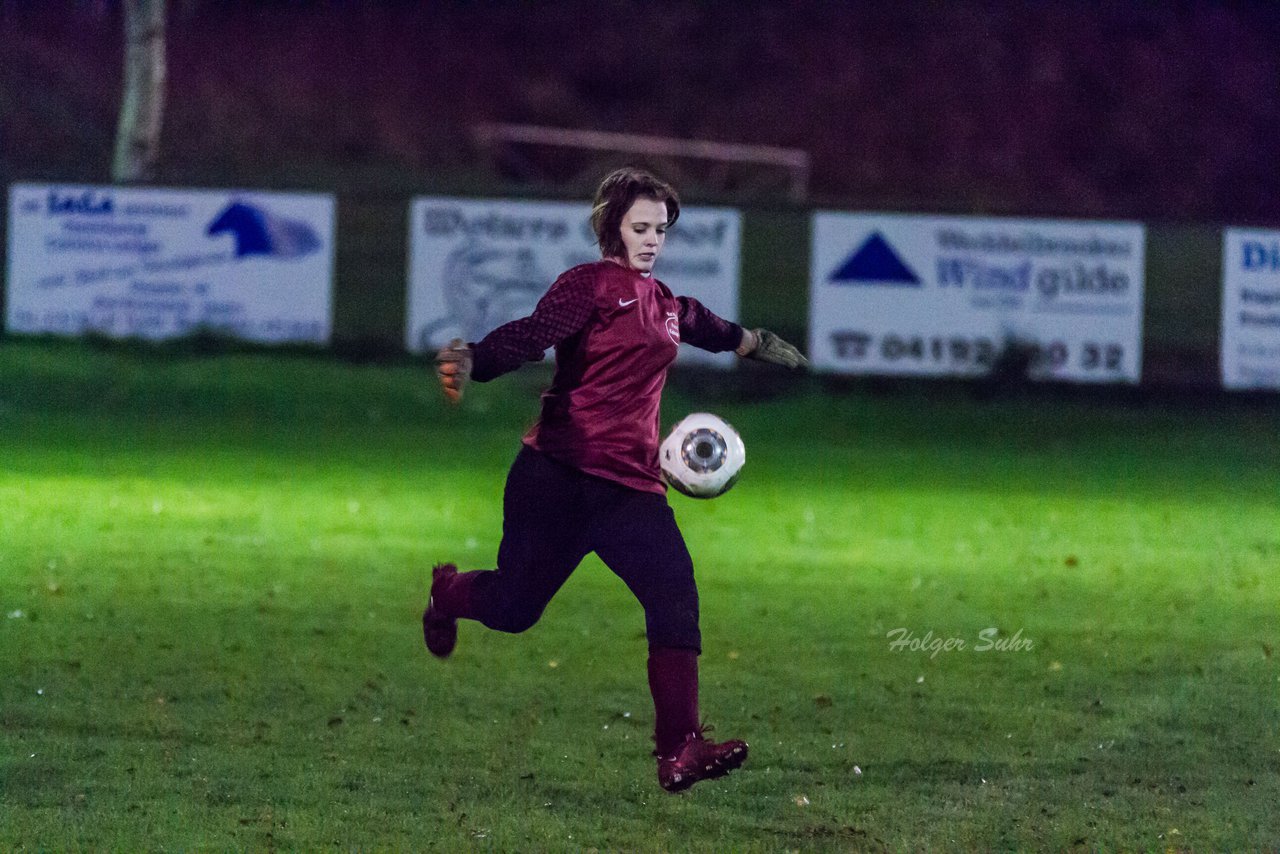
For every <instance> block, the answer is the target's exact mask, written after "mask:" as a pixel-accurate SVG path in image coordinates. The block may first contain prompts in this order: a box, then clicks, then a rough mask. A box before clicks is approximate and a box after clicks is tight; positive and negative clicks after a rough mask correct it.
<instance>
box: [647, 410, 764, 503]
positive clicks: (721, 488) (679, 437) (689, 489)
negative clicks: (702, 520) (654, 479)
mask: <svg viewBox="0 0 1280 854" xmlns="http://www.w3.org/2000/svg"><path fill="white" fill-rule="evenodd" d="M658 458H659V463H660V464H661V465H662V476H663V478H665V479H666V481H667V483H669V484H671V485H672V486H674V487H675V488H676V489H678V490H680V491H681V492H683V493H684V494H685V495H688V496H690V497H691V498H715V497H716V496H717V495H724V494H725V493H726V492H728V491H729V487H731V486H733V485H734V484H735V483H737V481H738V475H740V474H741V473H742V465H743V463H745V462H746V461H747V449H746V446H745V445H743V444H742V437H741V436H739V435H738V431H737V430H734V429H733V427H731V426H730V425H729V422H727V421H725V420H724V419H723V418H720V417H719V416H716V415H712V414H711V413H709V412H695V413H693V414H692V415H689V416H687V417H686V418H684V419H683V420H682V421H681V422H680V423H679V424H677V425H676V426H674V427H672V428H671V432H670V433H669V434H667V438H665V439H663V440H662V447H661V448H659V449H658Z"/></svg>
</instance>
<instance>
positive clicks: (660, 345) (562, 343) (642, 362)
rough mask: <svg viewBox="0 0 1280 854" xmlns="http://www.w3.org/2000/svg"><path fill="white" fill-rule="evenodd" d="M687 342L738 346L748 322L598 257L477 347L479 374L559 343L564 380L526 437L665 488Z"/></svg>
mask: <svg viewBox="0 0 1280 854" xmlns="http://www.w3.org/2000/svg"><path fill="white" fill-rule="evenodd" d="M681 341H684V342H685V343H687V344H692V345H693V346H695V347H700V348H701V349H703V350H710V351H711V352H713V353H718V352H723V351H725V350H732V349H734V348H735V347H737V346H738V344H739V343H740V342H741V341H742V327H741V326H738V324H736V323H730V322H729V321H727V320H724V319H723V318H721V317H718V316H717V315H715V314H713V313H712V312H711V311H710V310H709V309H707V308H706V307H705V306H703V305H702V304H701V303H700V302H698V301H697V300H695V299H693V298H691V297H677V296H674V295H672V293H671V291H670V290H669V289H668V288H667V286H666V285H664V284H663V283H662V282H660V281H658V280H657V279H655V278H652V277H651V276H645V275H643V274H641V273H640V272H639V271H637V270H632V269H630V268H628V267H623V266H622V265H621V264H617V263H615V262H613V261H596V262H595V263H592V264H582V265H580V266H577V267H574V268H572V269H570V270H567V271H566V272H565V273H563V274H562V275H561V276H560V278H558V279H556V281H555V283H554V284H552V285H551V288H550V289H549V290H548V291H547V292H546V294H545V295H543V297H542V299H541V300H539V301H538V305H537V307H536V308H535V309H534V310H533V314H531V315H529V316H528V317H523V318H521V319H519V320H513V321H511V322H510V323H506V324H503V325H502V326H499V327H498V328H497V329H495V330H493V331H492V332H490V333H489V334H488V335H486V336H485V337H484V340H482V341H480V342H479V343H478V344H473V345H472V347H473V349H474V356H475V361H474V364H473V366H472V372H471V376H472V378H473V379H475V380H477V381H478V382H486V381H488V380H491V379H493V378H494V377H498V376H501V375H502V374H505V373H507V372H508V371H512V370H515V369H516V368H517V367H519V366H520V365H521V364H523V363H524V362H534V361H538V360H539V359H541V358H542V355H543V352H544V351H545V350H546V349H547V348H548V347H550V346H552V345H555V348H556V372H555V379H554V380H553V381H552V383H551V387H550V388H549V389H547V391H546V392H544V393H543V395H542V415H541V417H540V418H539V419H538V422H537V423H536V424H534V425H533V427H532V428H531V429H530V430H529V432H528V433H527V434H525V437H524V443H525V444H526V445H529V446H530V447H533V448H536V449H537V450H539V451H542V452H543V453H545V454H547V455H548V456H550V457H552V458H554V459H557V460H559V461H561V462H563V463H565V464H567V465H570V466H573V467H574V468H577V469H579V470H580V471H584V472H586V473H587V474H592V475H597V476H599V477H603V478H606V479H608V480H612V481H616V482H618V483H621V484H624V485H625V486H629V487H631V488H633V489H639V490H643V491H645V492H659V493H660V492H665V491H666V485H665V484H664V483H663V481H662V475H661V473H660V471H659V468H658V444H659V437H658V430H659V423H658V419H659V405H660V403H661V398H662V386H663V384H664V383H665V382H666V379H667V369H668V368H669V367H671V363H672V362H673V361H674V360H675V358H676V350H677V349H678V348H679V345H680V342H681Z"/></svg>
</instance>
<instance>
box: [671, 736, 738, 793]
mask: <svg viewBox="0 0 1280 854" xmlns="http://www.w3.org/2000/svg"><path fill="white" fill-rule="evenodd" d="M709 729H710V727H701V728H699V729H698V730H697V731H696V732H691V733H689V734H688V735H687V736H685V739H684V744H682V745H680V746H679V747H678V748H676V751H675V753H674V754H672V755H671V756H662V755H660V754H658V753H657V752H656V751H655V752H654V755H655V756H657V757H658V785H659V786H661V787H662V788H664V789H666V790H667V791H668V792H683V791H684V790H685V789H687V788H689V787H690V786H692V785H693V784H694V783H697V782H699V781H700V780H714V779H715V778H716V777H723V776H724V775H725V774H728V773H729V772H730V771H732V770H734V769H735V768H737V767H739V766H740V765H742V763H743V762H746V761H747V743H746V742H745V741H739V740H738V739H736V738H735V739H730V740H729V741H722V742H715V741H709V740H708V739H706V738H704V737H703V733H704V732H706V731H707V730H709Z"/></svg>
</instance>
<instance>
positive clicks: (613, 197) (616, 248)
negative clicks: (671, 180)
mask: <svg viewBox="0 0 1280 854" xmlns="http://www.w3.org/2000/svg"><path fill="white" fill-rule="evenodd" d="M641 196H644V197H645V198H649V199H653V200H654V201H656V202H665V203H666V205H667V227H668V228H669V227H671V226H672V225H674V224H675V221H676V220H677V219H679V218H680V197H679V196H678V195H676V191H675V188H674V187H672V186H671V185H670V184H668V183H667V182H666V181H663V180H661V179H660V178H657V177H655V176H654V175H651V174H650V173H648V172H645V171H644V170H643V169H632V168H626V169H615V170H614V171H612V172H610V173H609V174H608V175H605V176H604V180H603V181H601V182H600V186H599V187H598V188H597V189H596V198H595V202H594V203H593V204H592V206H591V230H592V231H594V232H595V233H596V242H597V243H599V244H600V253H601V254H602V255H604V257H606V258H623V257H625V256H626V254H627V250H626V248H625V247H624V246H623V245H622V218H623V217H624V216H626V215H627V211H629V210H631V206H632V205H633V204H635V201H636V199H638V198H640V197H641Z"/></svg>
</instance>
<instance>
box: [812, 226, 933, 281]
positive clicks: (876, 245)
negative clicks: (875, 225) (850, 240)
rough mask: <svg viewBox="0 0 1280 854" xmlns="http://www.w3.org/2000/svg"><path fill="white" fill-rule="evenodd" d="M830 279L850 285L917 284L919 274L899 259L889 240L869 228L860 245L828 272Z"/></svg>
mask: <svg viewBox="0 0 1280 854" xmlns="http://www.w3.org/2000/svg"><path fill="white" fill-rule="evenodd" d="M831 281H832V282H835V283H840V284H849V285H896V286H900V287H915V288H918V287H920V277H919V276H917V275H916V274H915V273H914V272H912V271H911V268H910V267H908V266H907V265H906V264H904V263H903V262H902V259H901V258H899V257H898V253H897V252H894V251H893V247H892V246H890V245H889V241H887V240H885V239H884V236H883V235H881V234H880V232H878V231H873V232H871V236H870V237H868V238H867V239H866V240H865V241H864V242H863V244H862V245H861V246H859V247H858V248H857V249H856V250H855V251H854V253H853V254H852V255H850V256H849V258H848V260H846V261H845V262H844V263H843V264H841V265H840V267H839V268H838V269H837V270H836V271H835V272H834V273H832V274H831Z"/></svg>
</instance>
